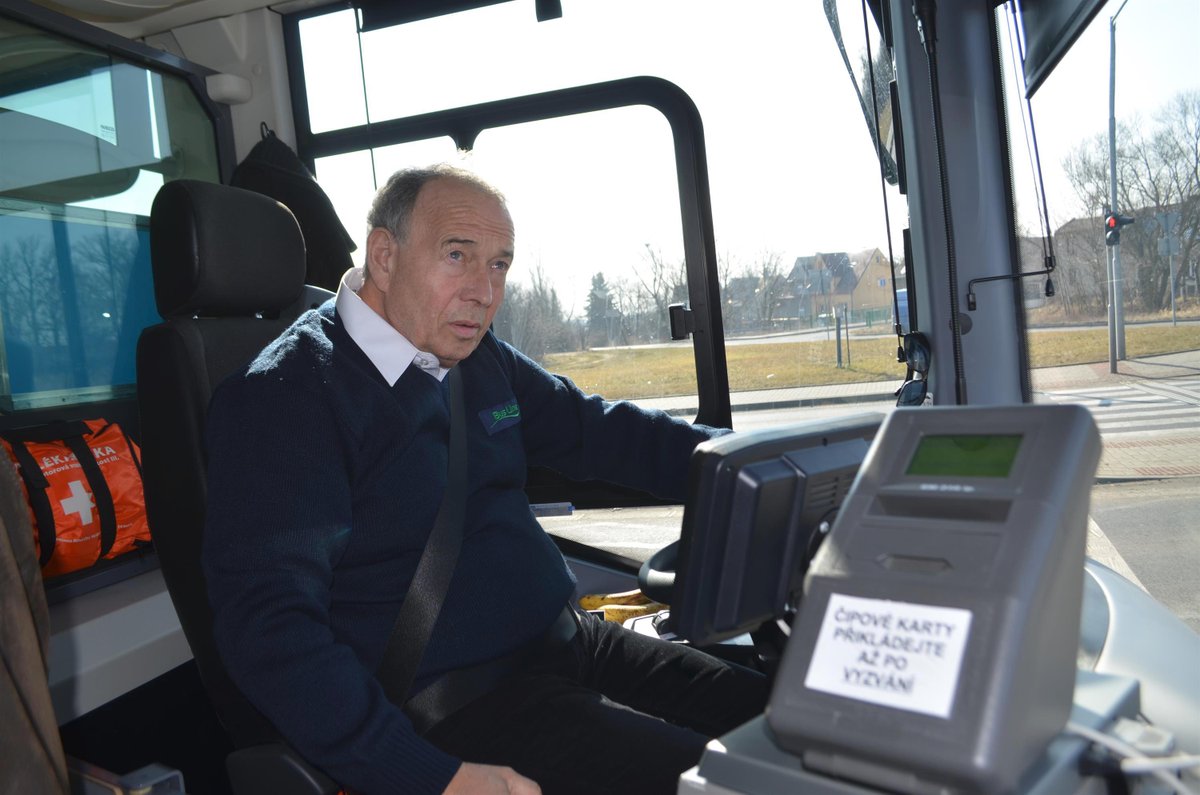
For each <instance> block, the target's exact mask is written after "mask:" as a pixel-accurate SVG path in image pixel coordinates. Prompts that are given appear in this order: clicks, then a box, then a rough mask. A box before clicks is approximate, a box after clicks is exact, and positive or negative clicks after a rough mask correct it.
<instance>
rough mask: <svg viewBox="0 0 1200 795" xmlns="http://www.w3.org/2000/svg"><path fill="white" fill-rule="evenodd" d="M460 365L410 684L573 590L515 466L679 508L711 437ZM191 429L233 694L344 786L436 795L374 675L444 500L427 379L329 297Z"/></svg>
mask: <svg viewBox="0 0 1200 795" xmlns="http://www.w3.org/2000/svg"><path fill="white" fill-rule="evenodd" d="M459 366H460V367H461V368H462V377H463V386H464V392H465V395H466V415H467V436H468V481H469V482H468V492H467V493H468V498H467V506H466V520H465V527H464V539H463V546H462V552H461V555H460V557H459V560H458V563H457V565H456V568H455V570H454V576H453V578H452V580H451V583H450V588H449V592H448V594H447V596H446V600H445V603H444V604H443V606H442V610H441V614H440V616H439V618H438V622H437V625H436V627H435V629H434V632H433V637H432V638H431V640H430V642H429V645H428V646H427V648H426V651H425V655H424V658H423V660H422V663H421V668H420V671H419V672H418V678H417V685H416V686H417V687H419V686H421V685H422V684H423V683H425V682H428V681H431V680H432V678H434V677H435V676H437V675H438V674H439V673H442V672H445V671H448V670H453V669H456V668H461V667H463V666H467V665H471V664H473V663H478V662H482V661H484V660H488V659H493V658H495V657H498V656H501V655H503V654H506V653H508V652H510V651H512V650H515V649H516V648H518V647H519V646H521V645H522V644H524V643H526V642H528V641H530V640H532V639H533V638H535V637H537V636H538V635H539V634H541V633H542V632H543V631H544V630H545V629H546V628H547V627H548V626H549V624H550V622H551V621H552V620H553V619H554V618H555V617H556V616H557V614H558V613H559V611H561V609H562V607H563V605H564V604H566V603H567V601H568V600H569V598H570V596H571V593H572V590H573V585H574V578H573V576H572V575H571V573H570V571H569V570H568V568H567V567H566V565H565V562H564V561H563V559H562V556H561V554H560V553H559V552H558V550H557V548H556V547H555V545H554V543H553V542H552V541H551V539H550V538H549V536H547V535H546V533H545V532H544V531H543V530H542V529H541V527H540V526H539V525H538V524H537V522H536V521H535V520H534V518H533V516H532V514H531V512H530V510H529V505H528V501H527V499H526V497H525V494H524V492H523V491H522V489H523V487H524V484H525V471H526V467H527V466H528V465H531V464H532V465H542V466H547V467H550V468H553V469H556V470H558V471H560V472H562V473H563V474H565V475H567V476H569V477H572V478H576V479H587V478H597V479H602V480H607V481H610V482H614V483H618V484H622V485H628V486H634V487H637V488H640V489H643V490H645V491H649V492H651V493H654V494H657V495H659V496H662V497H666V498H672V499H682V497H683V496H684V494H685V482H686V470H687V458H688V456H689V455H690V452H691V450H692V449H693V448H694V447H695V445H696V444H697V443H699V442H700V441H702V440H703V439H705V438H708V437H709V436H710V435H712V433H713V431H712V429H709V428H704V427H703V426H692V425H689V424H688V423H686V422H682V421H679V420H675V419H672V418H670V417H668V416H667V415H666V414H663V413H661V412H649V411H644V410H642V409H639V408H638V407H636V406H634V405H633V404H631V403H625V402H616V403H610V402H606V401H603V400H601V399H600V398H598V397H596V396H587V395H584V394H583V393H582V392H581V391H580V390H579V389H578V388H576V387H575V386H574V384H572V383H571V382H570V381H569V380H567V379H565V378H562V377H559V376H554V375H551V374H549V373H547V372H546V371H545V370H543V369H542V368H541V367H539V366H538V365H537V364H536V363H534V362H533V361H531V360H529V359H528V358H526V357H524V356H523V355H522V354H520V353H519V352H517V351H516V350H514V349H513V348H512V347H510V346H509V345H507V344H506V343H504V342H501V341H500V340H498V339H496V338H495V337H494V336H493V335H492V334H490V333H489V334H488V335H487V336H486V337H485V339H484V340H483V342H482V343H481V344H480V346H479V348H478V349H476V351H475V352H474V353H473V354H472V355H471V356H470V357H468V358H467V359H466V360H464V361H463V362H462V363H461V364H460V365H459ZM208 429H209V431H208V457H209V474H208V486H209V500H208V514H207V521H206V528H205V539H204V565H205V573H206V576H207V579H208V588H209V594H210V600H211V602H212V607H213V611H214V621H215V634H216V641H217V646H218V648H219V650H220V653H221V657H222V660H223V661H224V663H225V665H226V667H227V668H228V670H229V673H230V675H231V676H232V678H233V680H234V682H236V683H237V684H238V686H239V687H240V688H241V689H242V691H243V692H244V693H245V695H246V696H247V697H248V698H249V699H250V701H251V702H252V703H253V704H254V705H255V706H256V707H257V708H258V709H259V710H261V711H262V712H263V714H265V715H266V716H267V717H268V718H269V719H270V720H271V721H272V722H273V723H274V724H275V726H276V727H277V728H278V729H279V730H280V731H281V732H282V733H283V735H284V736H285V737H286V738H287V740H288V741H289V742H290V743H292V744H293V745H294V746H295V747H296V749H297V750H298V751H299V752H300V753H301V754H302V755H303V756H304V757H305V758H306V759H308V760H310V761H311V762H313V763H314V764H316V765H318V766H319V767H321V768H322V769H324V770H325V771H326V772H327V773H329V774H330V775H331V776H332V777H333V778H335V779H336V780H337V781H338V782H339V783H340V784H342V785H343V786H346V787H349V788H351V789H353V790H356V791H361V792H364V793H372V794H373V793H406V794H407V793H424V792H430V793H433V792H441V791H442V790H443V789H444V788H445V787H446V785H447V784H448V783H449V781H450V779H451V778H452V777H453V775H454V773H455V772H456V771H457V769H458V766H459V760H457V759H454V758H453V757H450V756H448V755H446V754H444V753H442V752H441V751H439V750H438V749H436V748H434V747H433V746H432V745H430V744H429V743H427V742H425V741H424V740H422V739H421V738H420V737H418V736H417V735H416V733H415V732H414V730H413V728H412V725H411V723H410V722H409V720H408V718H407V717H406V716H405V715H404V714H403V713H402V712H401V711H400V709H398V708H397V707H395V706H393V705H392V704H391V703H389V702H388V701H387V700H386V698H385V697H384V694H383V690H382V687H381V686H380V685H379V683H378V682H377V681H376V679H375V678H374V675H373V674H374V671H375V670H376V668H377V666H378V664H379V661H380V660H381V658H382V656H383V651H384V647H385V646H386V643H387V639H388V636H389V634H390V631H391V629H392V625H393V623H394V621H395V618H396V615H397V614H398V612H399V607H400V602H401V600H402V599H403V597H404V594H405V592H406V590H407V589H408V586H409V583H410V582H411V580H412V577H413V573H414V572H415V570H416V565H417V561H418V560H419V558H420V555H421V551H422V549H423V548H424V545H425V542H426V539H427V538H428V536H429V532H430V529H431V527H432V525H433V520H434V517H435V515H436V513H437V510H438V505H439V504H440V501H441V497H442V493H443V491H444V488H445V482H446V468H447V445H446V440H447V438H448V435H449V410H448V408H447V402H446V397H445V392H444V386H443V384H440V383H439V382H438V381H437V380H436V379H434V378H433V377H432V376H430V375H429V374H427V373H425V372H423V371H422V370H420V369H419V368H417V367H415V366H410V367H409V368H408V369H407V370H405V372H404V375H403V376H401V378H400V379H399V380H398V381H397V382H396V384H395V385H394V386H389V385H388V384H387V382H386V381H385V380H384V379H383V377H382V376H381V375H380V374H379V371H378V370H376V368H375V367H374V365H373V364H372V363H371V362H370V360H369V359H368V358H367V357H366V355H365V354H364V353H363V352H362V350H361V349H360V348H359V347H358V346H357V345H356V344H355V343H354V342H353V341H352V340H351V338H350V337H349V336H348V335H347V334H346V331H345V329H344V328H343V327H342V325H341V324H340V322H339V320H338V318H337V314H336V312H335V310H334V308H333V303H332V302H329V303H327V304H326V305H325V306H323V307H321V309H319V310H317V311H314V312H309V313H307V314H305V315H304V316H302V317H301V318H300V319H299V320H298V321H297V322H296V323H295V324H294V325H293V326H292V327H291V328H290V329H289V330H288V331H287V332H285V333H284V334H283V335H282V336H281V337H280V338H279V339H278V340H276V341H275V342H274V343H272V344H271V345H270V346H269V347H268V348H267V349H266V350H264V351H263V352H262V353H261V354H260V355H259V356H258V358H257V359H256V360H255V361H254V362H253V363H252V364H251V365H250V366H249V368H248V369H247V370H246V371H244V372H242V373H239V374H237V375H235V376H233V377H231V378H230V379H228V380H226V381H225V382H224V383H223V384H221V386H220V387H219V388H218V389H217V390H216V392H215V394H214V396H213V401H212V405H211V407H210V413H209V421H208Z"/></svg>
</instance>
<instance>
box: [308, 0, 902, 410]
mask: <svg viewBox="0 0 1200 795" xmlns="http://www.w3.org/2000/svg"><path fill="white" fill-rule="evenodd" d="M834 5H835V6H836V9H837V11H838V17H839V19H840V23H841V24H840V28H841V29H840V33H841V37H842V47H841V48H839V46H838V42H837V40H835V37H834V36H832V35H830V33H831V26H830V23H829V20H828V18H827V16H826V14H825V12H824V11H823V9H822V5H821V4H816V3H814V4H796V3H790V2H763V3H755V4H745V5H744V6H739V7H738V8H737V9H736V10H731V9H730V7H729V6H728V5H727V4H724V3H719V2H696V1H695V0H688V1H687V2H684V1H683V0H674V1H664V2H660V3H653V4H647V3H638V2H632V0H613V2H608V3H589V2H576V3H570V2H567V3H564V10H563V16H562V18H561V19H557V20H554V21H552V22H545V23H538V22H537V21H536V19H535V15H534V14H533V11H532V9H530V8H529V7H527V6H523V5H522V4H518V3H501V4H498V5H494V6H489V7H486V8H481V9H476V10H472V11H468V12H462V13H458V14H451V15H446V16H441V17H435V18H432V19H427V20H421V21H418V22H413V23H408V24H404V25H397V26H394V27H391V28H385V29H381V30H376V31H371V32H368V33H364V34H362V35H361V37H360V38H361V51H362V58H363V69H362V71H363V73H364V74H365V80H366V97H367V113H366V116H367V117H368V118H369V119H370V120H371V121H372V122H381V121H385V120H388V119H394V118H402V117H408V116H413V115H419V114H424V113H429V112H434V111H438V110H444V109H449V108H454V107H460V106H464V105H470V104H474V103H480V102H488V101H494V100H497V99H502V98H508V97H514V96H521V95H525V94H530V93H536V92H541V91H548V90H554V89H561V88H565V87H568V86H573V85H583V84H588V83H593V82H599V81H604V80H612V79H617V78H625V77H631V76H635V75H652V76H656V77H662V78H665V79H667V80H670V81H671V82H673V83H675V84H677V85H679V86H680V87H681V88H683V90H684V91H686V92H687V93H688V95H689V96H690V97H691V98H692V99H693V100H694V101H695V103H696V104H697V106H698V108H699V110H700V114H701V117H702V118H703V123H704V134H705V146H706V150H707V155H708V159H707V164H706V165H707V172H708V175H709V183H710V185H711V195H712V202H713V215H714V225H715V233H716V256H717V259H718V262H719V265H720V284H719V286H720V288H721V289H722V309H723V312H724V316H725V326H726V332H727V336H728V337H730V338H731V340H733V341H734V344H735V345H736V346H737V347H734V346H731V347H730V348H729V354H730V357H731V358H730V380H731V383H732V386H733V389H734V390H735V392H739V393H740V392H744V393H745V394H746V397H745V400H742V401H740V402H741V403H747V402H748V403H749V404H753V405H760V404H766V403H773V404H780V403H783V402H786V401H787V400H788V399H790V398H789V396H788V394H787V393H781V392H779V391H778V390H780V389H788V388H793V387H796V386H799V385H802V384H812V383H829V382H836V381H879V380H886V379H900V378H902V376H903V370H902V368H900V367H899V365H897V364H896V362H895V344H894V338H893V341H891V342H889V341H887V340H886V339H884V337H886V335H887V334H888V333H889V332H890V330H891V325H892V319H891V318H892V309H891V305H892V298H891V294H892V284H893V276H892V269H891V263H890V259H889V253H890V252H889V246H888V242H887V233H886V229H885V224H884V222H883V209H882V201H881V190H880V178H879V167H878V165H877V161H876V159H875V157H874V156H873V153H872V143H871V138H870V135H869V133H868V129H867V125H866V124H864V115H865V114H864V109H863V106H862V105H861V104H860V101H859V99H858V97H857V96H856V92H855V90H854V87H853V86H851V85H850V77H849V75H848V73H847V64H849V66H850V67H851V68H852V69H853V70H854V72H855V79H856V80H857V81H858V83H859V85H860V86H861V87H862V88H861V89H860V91H862V92H864V93H867V95H868V98H869V92H867V89H866V86H867V80H866V78H865V76H866V73H865V71H864V64H865V62H866V60H865V59H866V50H865V39H864V33H863V18H862V6H861V4H859V3H857V2H848V1H847V2H841V3H837V4H834ZM339 15H340V17H341V19H340V20H339V21H338V22H337V23H336V25H335V24H334V23H333V22H332V21H330V22H329V23H328V27H327V28H325V29H326V30H328V31H331V33H330V35H334V34H333V33H332V31H333V30H334V29H335V27H336V36H338V37H344V40H342V39H339V40H338V41H336V42H333V41H329V40H328V39H320V40H318V39H317V38H316V37H313V38H311V39H306V40H305V41H304V44H303V46H304V63H305V75H306V83H307V85H308V92H309V94H308V95H309V98H310V105H311V106H312V108H313V110H312V112H313V114H314V117H313V128H314V130H327V129H334V128H338V127H349V126H352V125H354V124H356V123H357V122H355V121H354V118H355V117H354V116H353V114H350V115H348V116H347V120H345V121H343V120H341V119H339V118H338V117H337V116H336V114H334V113H329V114H327V115H325V116H321V117H319V118H318V116H317V114H318V110H317V106H318V105H319V104H320V103H318V102H316V101H314V99H313V98H314V97H315V96H317V94H319V93H321V92H337V91H341V92H344V93H346V94H350V93H353V89H347V88H346V86H349V85H357V83H354V82H353V80H351V79H350V78H349V77H347V78H346V80H342V79H341V78H340V77H336V78H335V77H332V76H331V75H340V74H341V72H339V71H338V70H347V69H348V67H346V65H345V64H344V63H342V61H343V60H344V58H345V57H346V56H347V54H348V53H350V52H352V50H354V49H355V48H357V47H359V46H360V45H359V44H358V43H357V42H354V41H351V39H352V38H359V37H357V34H355V33H354V32H353V28H354V19H353V13H352V12H349V11H346V12H338V13H336V14H331V15H329V16H330V17H333V16H339ZM322 19H324V18H322ZM305 24H308V23H307V22H306V23H305ZM870 28H871V29H872V30H873V31H874V23H873V22H872V23H871V25H870ZM717 41H719V42H721V48H720V56H719V57H715V56H714V50H713V47H712V46H709V45H708V44H705V43H706V42H707V43H710V44H711V43H712V42H717ZM873 46H874V53H876V54H877V55H878V53H879V52H880V50H881V47H880V44H879V40H878V35H877V33H876V34H875V40H874V42H873ZM448 49H452V50H453V52H455V53H469V54H470V57H452V58H447V57H446V52H447V50H448ZM843 52H844V54H845V57H843ZM513 53H519V54H520V57H513V56H512V54H513ZM876 60H879V59H878V57H877V59H876ZM884 60H886V59H884ZM551 65H552V68H551ZM331 70H332V71H331ZM410 75H420V78H419V79H411V78H410ZM812 75H822V79H820V80H812V79H809V78H810V77H811V76H812ZM889 77H890V74H887V75H885V74H883V73H882V72H880V73H879V80H878V87H877V90H878V92H879V93H880V94H881V95H884V96H886V84H887V79H888V78H889ZM357 79H358V78H354V80H357ZM639 114H640V115H639ZM887 114H888V110H887V108H886V107H880V108H879V115H880V116H881V117H883V118H886V117H887ZM885 127H886V125H885ZM643 130H647V131H648V132H647V133H645V134H643V132H642V131H643ZM886 136H887V131H886V130H885V138H886ZM378 152H379V150H378V149H377V150H376V159H377V160H378ZM439 159H445V156H444V155H441V156H439ZM466 162H467V165H468V166H469V167H471V168H476V169H479V170H481V171H487V173H486V176H489V177H490V178H491V179H493V181H494V182H495V183H496V184H497V186H498V187H499V188H500V189H501V190H503V191H504V192H505V193H506V194H507V195H508V196H509V199H510V204H511V206H512V208H513V212H514V213H515V214H517V215H518V223H517V245H518V250H519V254H518V257H517V262H516V266H517V267H516V268H515V269H514V272H513V275H512V277H511V279H512V283H513V285H514V289H513V290H512V291H511V293H510V295H509V299H510V303H511V305H512V306H511V307H510V309H511V310H512V311H513V312H515V311H516V310H517V309H518V308H519V307H520V305H521V303H522V300H523V299H524V298H525V297H526V296H532V295H541V296H543V298H544V300H545V301H550V302H551V303H552V301H553V299H555V298H556V299H557V302H558V308H559V311H558V314H557V315H556V316H555V318H554V319H553V321H552V322H542V321H537V322H535V321H534V320H533V319H532V317H528V318H525V320H524V321H515V322H509V320H508V318H507V315H508V314H509V311H508V310H503V309H502V314H501V315H500V316H499V318H498V321H497V329H498V330H500V329H502V328H506V329H507V331H506V332H505V333H507V334H510V335H512V337H513V340H514V341H515V342H517V343H518V344H519V345H520V344H522V343H525V344H529V343H530V342H531V340H530V339H529V338H527V337H523V336H521V334H522V333H523V332H522V328H524V327H525V326H526V325H532V326H534V327H539V326H544V325H545V326H549V327H552V328H555V329H557V331H556V332H555V333H552V334H551V333H548V334H547V335H546V336H549V337H551V338H553V339H554V341H555V342H554V344H555V346H556V347H561V346H567V345H570V346H574V347H575V348H576V350H574V351H561V352H559V351H547V353H546V357H547V358H546V359H545V361H546V362H547V363H548V364H550V365H552V366H553V367H556V368H559V369H562V370H565V371H567V374H569V375H571V376H572V377H573V378H577V379H579V380H580V382H581V383H582V384H587V385H588V388H592V389H596V390H598V391H600V392H601V393H602V394H606V395H607V396H614V397H615V396H623V397H634V398H638V399H640V400H643V401H648V402H649V403H650V404H651V405H661V406H663V407H665V408H670V409H672V410H675V411H678V412H679V413H681V414H684V415H688V416H690V415H692V414H694V412H695V408H696V401H695V399H694V395H695V374H694V369H695V363H694V356H693V353H692V350H691V347H690V343H683V344H679V343H676V344H670V343H668V342H667V341H666V336H665V322H666V318H665V307H666V305H667V304H669V303H673V302H677V301H684V300H686V288H685V284H686V282H685V281H683V275H682V274H681V273H680V270H681V269H680V266H681V264H682V252H681V251H680V250H679V249H680V242H679V241H680V240H681V233H680V229H679V215H678V212H679V209H678V208H679V198H678V193H677V190H676V188H675V184H676V181H677V177H676V176H675V175H674V171H673V170H674V155H673V152H672V149H671V139H670V134H669V131H668V130H667V128H666V125H665V123H664V122H663V121H662V119H661V118H657V117H656V114H654V113H652V112H651V111H648V110H645V109H643V110H640V111H633V110H628V111H622V112H615V111H614V112H606V113H601V114H589V115H586V116H580V117H576V118H575V120H574V121H572V120H562V121H561V122H555V123H550V122H546V123H540V124H525V125H517V126H513V127H511V128H502V129H498V130H492V131H488V132H485V133H484V134H483V135H481V136H480V137H479V139H478V141H476V144H475V150H474V152H473V154H472V155H471V156H470V157H469V158H468V159H467V161H466ZM384 171H385V169H383V168H380V167H379V166H378V164H377V166H376V169H375V172H376V174H377V175H378V177H379V179H382V178H384ZM322 182H324V177H322ZM363 189H364V190H365V189H366V187H365V186H364V188H363ZM888 191H889V196H890V200H891V203H892V205H891V209H892V212H893V214H894V216H895V217H896V218H897V219H903V217H904V214H905V210H906V208H905V206H904V203H903V201H902V197H900V196H899V195H898V193H897V192H896V191H895V189H894V188H891V187H889V189H888ZM350 205H351V202H349V201H347V202H345V203H342V202H338V206H339V212H342V209H341V208H342V207H343V206H346V207H349V206H350ZM361 206H362V201H361V200H360V201H358V202H357V204H356V206H355V208H354V211H355V215H354V216H353V217H347V216H346V215H343V219H344V221H345V223H346V224H347V226H348V227H350V228H354V226H355V225H357V224H358V223H359V218H360V217H361V216H360V215H359V214H358V212H359V209H360V208H361ZM903 225H904V224H903V222H902V220H897V222H896V223H894V224H893V233H894V234H895V235H896V236H898V235H899V230H900V229H901V228H902V227H903ZM895 248H896V260H897V276H898V277H900V278H902V276H901V274H902V267H903V263H902V262H900V259H901V257H900V252H899V247H898V246H896V247H895ZM568 252H569V253H568ZM568 263H570V264H569V265H568ZM535 277H536V278H535ZM593 282H594V283H593ZM651 306H653V311H652V312H651V311H649V307H651ZM847 322H852V323H853V324H855V325H856V326H860V327H862V328H864V329H866V330H867V331H869V332H872V334H871V335H870V336H873V337H874V339H870V340H865V341H858V340H856V344H855V346H854V351H853V356H852V357H851V358H850V361H851V362H853V363H854V364H853V366H846V365H847V364H848V362H846V361H845V358H846V357H850V351H848V350H847V351H845V352H844V354H843V360H842V361H839V357H838V354H837V340H836V339H835V338H834V337H835V331H836V329H837V328H838V326H839V323H841V327H842V328H843V329H844V328H845V323H847ZM506 324H507V325H506ZM534 347H535V348H538V349H539V350H540V348H541V346H540V345H538V344H536V343H534ZM618 348H623V349H625V350H624V352H623V353H622V355H621V358H620V359H619V360H617V361H615V362H613V364H614V368H613V375H612V377H610V376H609V375H608V374H601V366H602V364H603V363H604V361H606V360H609V359H610V358H611V356H612V353H611V352H612V351H613V350H615V349H618ZM598 351H605V353H603V354H601V353H598ZM533 353H535V354H537V353H538V351H533ZM571 354H574V356H572V355H571ZM572 359H573V361H571V360H572ZM584 361H588V362H595V363H596V365H595V367H594V368H592V367H588V368H587V369H588V370H589V371H590V372H588V373H586V374H585V372H584V369H585V368H584V366H583V363H584ZM573 366H574V368H575V369H572V367H573ZM617 371H622V372H619V373H618V372H617ZM683 371H687V372H686V374H685V373H684V372H683ZM680 384H686V385H687V386H686V391H684V387H683V386H680ZM762 391H768V394H765V395H760V394H759V393H760V392H762ZM685 394H690V395H692V396H693V398H692V399H691V400H681V399H680V396H681V395H685ZM735 405H739V401H738V400H737V399H735ZM743 419H744V415H742V414H737V415H735V424H736V425H737V427H742V424H741V423H742V420H743Z"/></svg>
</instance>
